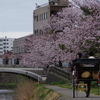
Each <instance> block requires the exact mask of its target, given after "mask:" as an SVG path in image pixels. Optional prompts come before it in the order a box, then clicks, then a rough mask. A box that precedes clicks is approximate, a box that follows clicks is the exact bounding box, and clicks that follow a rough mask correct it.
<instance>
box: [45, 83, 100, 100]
mask: <svg viewBox="0 0 100 100" xmlns="http://www.w3.org/2000/svg"><path fill="white" fill-rule="evenodd" d="M45 87H46V88H49V89H53V90H54V91H55V92H56V93H60V94H61V95H62V97H60V98H59V99H57V100H100V95H99V96H98V95H92V94H90V96H89V97H85V95H86V94H85V92H80V91H79V92H77V95H76V97H75V98H73V97H72V89H66V88H61V87H57V86H52V85H45Z"/></svg>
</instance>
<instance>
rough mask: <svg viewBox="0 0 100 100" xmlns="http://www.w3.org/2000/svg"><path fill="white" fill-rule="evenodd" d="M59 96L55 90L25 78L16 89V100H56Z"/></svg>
mask: <svg viewBox="0 0 100 100" xmlns="http://www.w3.org/2000/svg"><path fill="white" fill-rule="evenodd" d="M57 97H59V94H58V93H55V92H54V91H53V90H51V89H47V88H45V87H44V86H43V85H41V84H38V83H37V82H35V81H32V80H23V81H22V82H20V83H19V84H18V85H17V88H16V89H15V99H14V100H56V98H57Z"/></svg>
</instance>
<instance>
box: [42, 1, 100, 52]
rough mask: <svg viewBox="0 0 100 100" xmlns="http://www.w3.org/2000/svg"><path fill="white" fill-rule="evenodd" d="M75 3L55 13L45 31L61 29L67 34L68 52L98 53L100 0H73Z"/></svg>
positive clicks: (99, 41) (99, 47)
mask: <svg viewBox="0 0 100 100" xmlns="http://www.w3.org/2000/svg"><path fill="white" fill-rule="evenodd" d="M73 1H74V5H73V6H72V7H69V8H64V9H63V10H62V11H60V12H58V13H57V14H56V15H53V16H52V17H51V19H50V22H49V23H48V26H47V25H46V26H43V27H44V28H43V29H44V32H45V31H46V30H47V29H48V30H50V31H59V30H61V31H62V32H63V33H65V35H66V40H65V41H66V44H64V45H65V47H67V48H66V49H67V53H69V52H73V53H77V52H78V51H79V52H83V53H86V54H87V52H89V51H90V50H92V51H94V52H96V53H98V52H99V49H100V46H99V44H100V31H99V30H100V1H99V0H80V1H79V0H73ZM98 2H99V3H98Z"/></svg>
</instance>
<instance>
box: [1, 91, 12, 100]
mask: <svg viewBox="0 0 100 100" xmlns="http://www.w3.org/2000/svg"><path fill="white" fill-rule="evenodd" d="M13 92H14V91H13V90H7V89H0V100H14V99H13Z"/></svg>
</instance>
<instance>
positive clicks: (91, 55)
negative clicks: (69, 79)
mask: <svg viewBox="0 0 100 100" xmlns="http://www.w3.org/2000/svg"><path fill="white" fill-rule="evenodd" d="M88 58H89V59H95V57H94V52H92V51H90V52H89V57H88ZM84 83H85V84H87V86H88V89H87V91H85V92H86V97H89V95H90V89H91V88H90V86H91V81H84Z"/></svg>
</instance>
